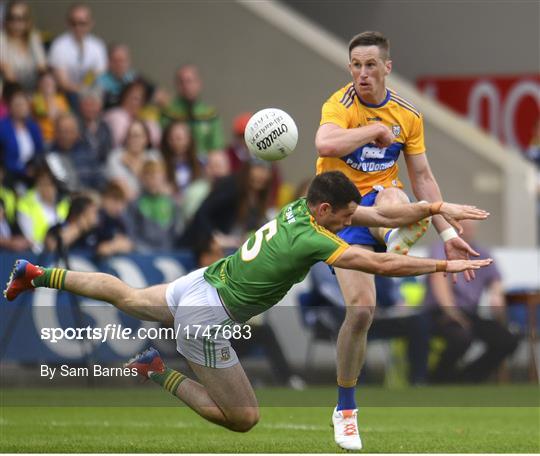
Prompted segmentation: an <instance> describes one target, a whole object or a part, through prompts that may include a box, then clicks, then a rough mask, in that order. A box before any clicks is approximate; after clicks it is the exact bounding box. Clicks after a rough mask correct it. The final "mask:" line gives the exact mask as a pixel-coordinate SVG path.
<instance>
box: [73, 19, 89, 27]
mask: <svg viewBox="0 0 540 456" xmlns="http://www.w3.org/2000/svg"><path fill="white" fill-rule="evenodd" d="M89 23H90V21H78V20H76V19H71V20H70V21H69V24H70V25H71V26H72V27H86V26H87V25H88V24H89Z"/></svg>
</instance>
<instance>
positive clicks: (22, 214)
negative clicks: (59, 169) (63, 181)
mask: <svg viewBox="0 0 540 456" xmlns="http://www.w3.org/2000/svg"><path fill="white" fill-rule="evenodd" d="M68 210H69V202H68V201H67V200H66V199H62V198H61V197H60V194H59V192H58V188H57V186H56V183H55V180H54V177H53V176H52V174H51V172H50V171H49V169H48V168H46V167H40V168H38V169H37V171H36V176H35V185H34V187H33V188H32V189H30V190H28V191H27V192H26V193H25V194H24V195H23V196H22V197H21V198H19V200H18V202H17V222H18V224H19V226H20V228H21V231H22V233H23V235H24V236H25V238H26V239H28V240H29V241H30V242H31V243H32V249H33V250H34V251H35V252H40V251H41V250H42V249H43V242H44V241H45V236H46V234H47V231H48V229H49V228H50V227H51V226H53V225H56V224H57V223H58V222H62V221H64V220H65V218H66V216H67V213H68Z"/></svg>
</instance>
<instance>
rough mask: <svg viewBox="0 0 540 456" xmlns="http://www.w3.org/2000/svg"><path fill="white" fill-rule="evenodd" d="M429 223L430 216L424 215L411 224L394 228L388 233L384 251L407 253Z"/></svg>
mask: <svg viewBox="0 0 540 456" xmlns="http://www.w3.org/2000/svg"><path fill="white" fill-rule="evenodd" d="M430 225H431V217H426V218H425V219H422V220H419V221H418V222H415V223H413V224H411V225H407V226H401V227H399V228H394V229H393V230H392V231H390V234H389V235H388V242H387V243H386V251H387V252H388V253H397V254H399V255H407V254H408V253H409V250H410V248H411V247H412V246H413V245H414V244H416V242H418V241H419V240H420V238H421V237H422V236H423V235H424V234H426V232H427V230H428V228H429V226H430Z"/></svg>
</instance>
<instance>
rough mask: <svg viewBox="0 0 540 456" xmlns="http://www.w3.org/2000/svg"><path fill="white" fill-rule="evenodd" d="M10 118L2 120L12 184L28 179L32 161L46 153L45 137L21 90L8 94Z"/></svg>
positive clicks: (0, 145) (1, 139)
mask: <svg viewBox="0 0 540 456" xmlns="http://www.w3.org/2000/svg"><path fill="white" fill-rule="evenodd" d="M6 99H7V102H8V106H9V116H8V117H6V118H5V119H2V120H1V121H0V151H1V152H0V153H1V154H2V161H3V162H4V164H5V167H6V171H7V173H8V176H9V178H10V179H11V180H12V182H16V181H19V180H28V179H29V177H30V176H31V174H32V172H31V170H30V169H29V168H28V165H29V163H30V162H31V160H32V159H33V158H34V157H35V156H38V155H40V154H42V153H43V151H44V145H43V137H42V135H41V131H40V129H39V127H38V125H37V124H36V123H35V122H34V121H33V120H32V119H31V117H30V103H29V101H28V98H27V96H26V94H25V93H24V92H23V91H22V89H21V88H20V87H17V86H14V87H13V88H12V90H11V91H10V92H8V93H7V94H6Z"/></svg>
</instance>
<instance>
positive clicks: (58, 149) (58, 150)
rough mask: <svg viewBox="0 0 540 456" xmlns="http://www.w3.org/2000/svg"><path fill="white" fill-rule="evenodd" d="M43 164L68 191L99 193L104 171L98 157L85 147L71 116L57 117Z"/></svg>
mask: <svg viewBox="0 0 540 456" xmlns="http://www.w3.org/2000/svg"><path fill="white" fill-rule="evenodd" d="M47 163H48V164H49V167H50V168H51V170H52V171H53V174H54V175H55V177H56V178H57V179H58V180H59V181H61V182H64V183H66V186H67V189H68V190H69V191H75V190H82V189H94V190H100V189H101V188H103V186H104V185H105V172H104V168H103V166H102V164H101V162H100V160H99V157H97V156H96V155H93V154H92V150H91V149H88V148H86V147H85V144H84V142H83V141H82V139H81V134H80V130H79V122H78V120H77V118H76V117H75V116H74V115H73V114H70V113H68V114H61V115H60V116H59V117H58V119H57V121H56V127H55V137H54V141H53V144H52V145H51V151H50V152H49V153H48V154H47ZM61 169H63V170H61Z"/></svg>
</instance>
